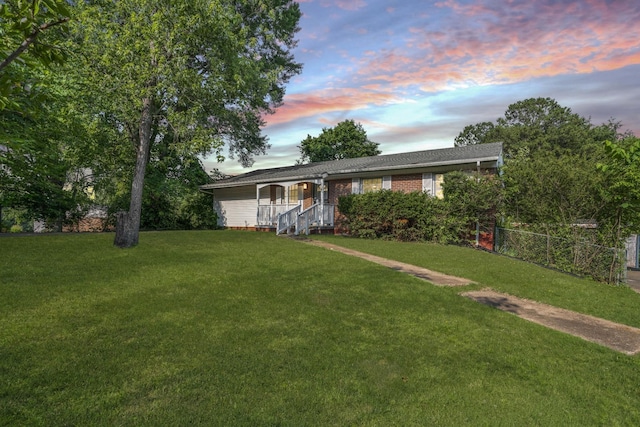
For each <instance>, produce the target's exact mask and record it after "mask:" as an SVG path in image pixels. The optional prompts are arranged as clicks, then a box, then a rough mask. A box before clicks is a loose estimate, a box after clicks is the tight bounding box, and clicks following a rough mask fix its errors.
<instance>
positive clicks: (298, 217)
mask: <svg viewBox="0 0 640 427" xmlns="http://www.w3.org/2000/svg"><path fill="white" fill-rule="evenodd" d="M501 164H502V144H501V143H492V144H480V145H469V146H465V147H454V148H443V149H437V150H426V151H416V152H410V153H400V154H390V155H384V156H372V157H360V158H356V159H342V160H335V161H327V162H317V163H309V164H305V165H295V166H288V167H281V168H271V169H261V170H256V171H252V172H248V173H245V174H242V175H237V176H233V177H230V178H226V179H222V180H220V181H217V182H214V183H212V184H207V185H203V186H202V187H200V188H201V189H202V191H205V192H208V193H211V194H213V205H214V209H215V211H216V213H217V215H218V225H219V226H221V227H226V228H235V229H249V230H267V231H276V232H278V233H282V232H288V231H293V232H295V233H296V234H297V233H309V231H311V230H315V231H318V232H322V231H330V232H340V231H341V221H340V220H341V215H340V212H339V211H338V209H337V203H338V198H339V197H340V196H343V195H347V194H352V193H356V194H358V193H366V192H369V191H378V190H381V189H389V190H393V191H403V192H412V191H425V192H427V193H430V194H432V195H434V196H439V197H441V195H442V187H441V186H442V182H443V177H444V174H446V173H447V172H450V171H454V170H458V171H481V172H487V171H488V172H491V171H495V170H496V169H497V168H498V167H499V166H501Z"/></svg>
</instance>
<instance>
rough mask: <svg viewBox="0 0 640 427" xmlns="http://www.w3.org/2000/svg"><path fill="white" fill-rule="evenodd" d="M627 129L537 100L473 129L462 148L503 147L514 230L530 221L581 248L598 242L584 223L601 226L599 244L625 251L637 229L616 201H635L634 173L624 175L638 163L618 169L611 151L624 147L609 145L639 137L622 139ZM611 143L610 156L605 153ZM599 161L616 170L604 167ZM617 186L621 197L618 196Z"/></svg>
mask: <svg viewBox="0 0 640 427" xmlns="http://www.w3.org/2000/svg"><path fill="white" fill-rule="evenodd" d="M620 127H621V124H620V123H619V122H616V121H614V120H610V121H609V122H608V123H604V124H602V125H599V126H594V125H592V124H591V123H590V121H589V120H588V119H586V118H584V117H581V116H580V115H578V114H575V113H573V112H572V111H571V109H569V108H566V107H562V106H560V105H559V104H558V103H557V102H556V101H555V100H553V99H550V98H532V99H526V100H523V101H519V102H516V103H514V104H512V105H510V106H509V107H508V109H507V111H506V112H505V115H504V117H501V118H498V119H497V120H496V122H495V123H490V122H483V123H479V124H477V125H471V126H467V127H465V129H464V130H463V132H461V133H460V135H458V137H457V138H456V144H457V145H469V144H479V143H487V142H494V141H502V142H503V144H504V145H503V146H504V151H505V165H504V168H503V180H504V185H505V197H506V203H505V205H504V206H505V211H504V214H505V220H506V223H505V225H506V226H509V225H510V224H512V223H515V224H522V223H525V224H527V226H528V227H530V229H531V230H535V231H538V232H543V233H545V234H548V235H557V236H572V238H573V239H575V242H576V243H578V242H579V241H581V240H585V239H587V240H589V241H591V238H592V236H585V235H584V229H580V228H577V227H576V224H584V223H589V224H592V223H596V222H597V224H598V235H599V237H598V239H599V240H598V243H600V244H603V245H608V246H616V247H617V246H619V245H621V244H622V243H621V242H622V240H623V239H624V236H626V235H628V234H629V233H630V232H631V230H632V229H631V224H632V223H633V224H635V223H637V220H633V219H632V218H631V216H629V217H628V218H626V219H622V217H620V216H619V215H618V214H619V213H620V212H619V211H617V210H616V208H615V205H617V206H618V207H623V204H624V202H621V203H617V202H616V201H614V200H615V199H616V197H619V196H622V197H631V198H633V197H635V196H633V194H634V192H633V190H632V188H634V187H633V186H634V185H635V184H634V178H632V177H631V176H630V175H633V172H624V173H623V172H622V171H623V170H625V169H624V168H622V167H621V166H622V165H623V164H625V165H630V163H625V162H626V160H625V161H623V162H622V163H619V164H618V166H616V167H614V164H615V162H616V160H615V157H616V156H615V155H613V152H614V151H616V150H612V149H611V147H612V146H613V145H615V144H617V142H616V143H609V145H607V144H606V143H605V141H621V140H626V139H628V138H631V139H633V135H630V134H629V133H627V134H620V133H619V130H620ZM603 144H604V145H605V146H606V147H607V148H606V149H607V150H608V153H609V154H606V153H604V152H603V148H602V147H603ZM612 144H613V145H612ZM607 157H608V158H609V159H608V160H606V159H607ZM623 157H624V155H623ZM603 159H605V160H603ZM602 162H604V163H602ZM598 163H602V164H603V165H606V164H610V166H611V167H612V168H613V169H607V168H608V167H609V166H605V167H604V168H601V169H597V168H596V167H595V165H596V164H598ZM636 169H637V166H636V168H635V169H634V168H633V167H631V168H629V169H628V170H629V171H634V170H636ZM614 170H615V172H614ZM627 173H628V174H630V175H627V177H626V178H624V177H623V174H627ZM621 182H626V184H621ZM613 188H617V190H614V191H613V192H617V193H618V195H619V196H614V195H613V193H612V192H611V191H610V189H613ZM635 188H637V187H635ZM620 200H622V199H618V201H620ZM631 211H632V210H629V212H631ZM621 227H624V228H625V230H624V231H623V230H622V229H621ZM591 234H593V233H591Z"/></svg>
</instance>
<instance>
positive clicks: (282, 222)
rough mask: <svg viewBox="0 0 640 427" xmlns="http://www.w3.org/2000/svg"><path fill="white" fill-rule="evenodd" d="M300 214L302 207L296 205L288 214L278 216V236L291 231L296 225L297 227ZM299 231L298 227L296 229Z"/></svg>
mask: <svg viewBox="0 0 640 427" xmlns="http://www.w3.org/2000/svg"><path fill="white" fill-rule="evenodd" d="M299 213H300V205H296V206H294V207H293V208H291V209H289V210H288V211H286V212H283V213H281V214H279V215H278V221H277V226H276V234H280V233H283V232H285V231H287V230H289V229H290V228H291V227H293V226H294V225H297V219H298V214H299ZM296 229H297V227H296Z"/></svg>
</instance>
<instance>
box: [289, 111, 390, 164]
mask: <svg viewBox="0 0 640 427" xmlns="http://www.w3.org/2000/svg"><path fill="white" fill-rule="evenodd" d="M299 148H300V154H301V158H300V160H299V162H300V163H307V162H312V163H313V162H323V161H326V160H338V159H352V158H355V157H366V156H377V155H378V154H380V153H381V151H380V150H379V149H378V143H376V142H372V141H369V138H367V132H366V131H365V130H364V128H363V127H362V125H361V124H360V123H357V124H356V123H355V122H354V121H353V120H345V121H343V122H340V123H338V124H337V125H336V126H335V127H334V128H323V129H322V133H321V134H320V135H318V136H317V137H312V136H311V135H307V137H306V138H305V139H304V140H303V141H302V142H301V143H300V146H299Z"/></svg>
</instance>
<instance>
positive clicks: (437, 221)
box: [338, 172, 501, 243]
mask: <svg viewBox="0 0 640 427" xmlns="http://www.w3.org/2000/svg"><path fill="white" fill-rule="evenodd" d="M443 189H444V198H443V199H438V198H436V197H433V196H430V195H428V194H426V193H424V192H419V191H416V192H412V193H402V192H398V191H391V190H382V191H378V192H371V193H366V194H357V195H356V194H351V195H348V196H343V197H341V198H340V199H339V201H338V209H339V211H340V212H341V213H342V214H343V215H344V216H345V217H346V223H347V225H348V227H349V230H350V232H351V234H352V235H353V236H356V237H362V238H382V239H391V240H400V241H425V240H426V241H432V242H438V243H462V242H465V241H466V240H467V239H469V237H470V236H472V235H474V234H475V224H476V222H478V221H479V222H480V223H484V224H485V227H483V228H490V229H491V230H492V229H493V223H494V214H495V211H496V208H495V206H496V204H498V203H499V201H500V200H501V188H500V185H499V180H497V179H493V177H481V178H480V179H475V178H474V179H470V177H469V176H468V175H466V174H463V173H461V172H452V173H450V174H447V175H446V176H445V183H444V186H443Z"/></svg>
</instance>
